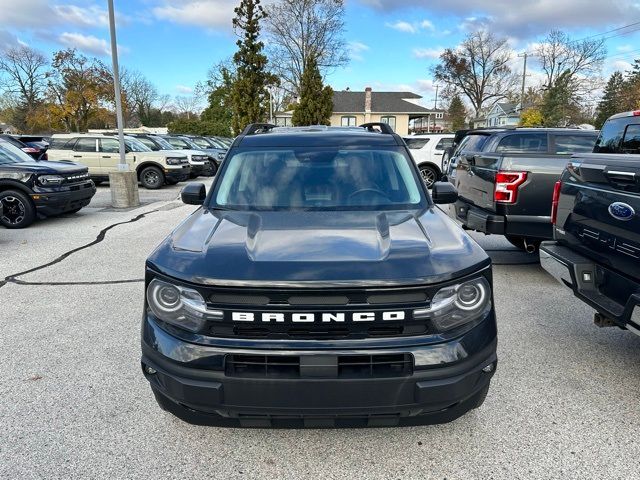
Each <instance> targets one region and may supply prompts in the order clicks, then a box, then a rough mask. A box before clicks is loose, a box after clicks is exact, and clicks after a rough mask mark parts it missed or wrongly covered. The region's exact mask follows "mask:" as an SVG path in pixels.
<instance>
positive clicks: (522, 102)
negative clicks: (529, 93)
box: [518, 52, 529, 111]
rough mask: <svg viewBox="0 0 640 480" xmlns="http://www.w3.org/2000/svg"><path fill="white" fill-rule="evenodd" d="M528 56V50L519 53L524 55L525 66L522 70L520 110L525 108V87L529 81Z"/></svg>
mask: <svg viewBox="0 0 640 480" xmlns="http://www.w3.org/2000/svg"><path fill="white" fill-rule="evenodd" d="M528 56H529V54H528V53H527V52H524V53H523V54H521V55H518V57H524V68H523V70H522V92H521V94H520V111H522V110H524V89H525V85H526V82H527V57H528Z"/></svg>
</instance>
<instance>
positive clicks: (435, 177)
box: [404, 133, 454, 188]
mask: <svg viewBox="0 0 640 480" xmlns="http://www.w3.org/2000/svg"><path fill="white" fill-rule="evenodd" d="M453 139H454V135H453V134H452V133H433V134H424V135H411V136H407V137H404V141H405V143H406V144H407V147H409V150H411V156H412V157H413V159H414V161H415V162H416V164H417V165H418V168H419V169H420V175H422V179H423V180H424V182H425V183H426V184H427V187H429V188H431V187H432V186H433V184H434V183H435V182H437V181H439V180H440V179H441V178H442V173H443V171H444V170H443V165H442V155H443V153H444V151H445V150H446V149H447V148H448V147H450V146H451V145H453Z"/></svg>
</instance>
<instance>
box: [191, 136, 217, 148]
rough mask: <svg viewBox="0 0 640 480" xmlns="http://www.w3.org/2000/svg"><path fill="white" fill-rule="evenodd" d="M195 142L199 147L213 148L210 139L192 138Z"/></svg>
mask: <svg viewBox="0 0 640 480" xmlns="http://www.w3.org/2000/svg"><path fill="white" fill-rule="evenodd" d="M190 140H191V141H192V142H193V143H195V144H196V145H197V146H198V147H199V148H211V147H213V145H211V143H209V141H208V140H206V139H204V138H192V139H190Z"/></svg>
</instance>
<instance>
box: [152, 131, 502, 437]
mask: <svg viewBox="0 0 640 480" xmlns="http://www.w3.org/2000/svg"><path fill="white" fill-rule="evenodd" d="M376 128H380V129H381V130H382V131H381V132H375V131H371V130H375V129H376ZM247 179H249V181H248V180H247ZM182 198H183V201H185V203H188V204H194V205H198V206H199V208H198V210H196V211H195V213H193V214H192V215H191V216H190V217H189V218H188V219H187V220H185V221H184V222H183V223H182V224H181V225H180V226H179V227H178V228H177V229H176V230H175V231H174V232H173V233H172V234H171V236H170V237H169V238H167V239H166V240H165V241H164V242H163V243H162V244H161V245H160V246H159V247H158V249H157V250H156V251H155V252H154V253H153V254H152V255H151V256H150V257H149V259H148V260H147V265H146V266H147V270H146V291H147V295H146V301H145V307H144V313H143V320H142V371H143V372H144V375H145V376H146V378H147V380H148V381H149V383H150V384H151V388H152V390H153V392H154V394H155V396H156V399H157V401H158V403H159V405H160V406H161V407H162V408H163V409H165V410H168V411H170V412H173V413H174V414H176V415H177V416H179V417H180V418H183V419H185V420H187V421H190V422H193V423H205V424H216V425H232V426H236V425H240V426H253V427H265V426H281V425H282V426H286V425H291V424H293V425H294V426H313V427H332V426H383V425H384V426H390V425H407V424H415V423H432V422H443V421H450V420H452V419H454V418H456V417H458V416H460V415H462V414H463V413H464V412H466V411H468V410H470V409H472V408H477V407H478V406H480V405H481V404H482V402H483V401H484V398H485V397H486V395H487V392H488V389H489V383H490V380H491V377H492V375H493V373H494V372H495V368H496V362H497V357H496V345H497V329H496V320H495V310H494V308H493V295H492V288H491V283H492V275H491V261H490V259H489V257H488V256H487V254H486V253H485V252H484V251H483V250H482V248H480V246H479V245H478V244H477V243H476V242H474V241H473V240H472V239H471V238H470V237H469V236H468V235H467V234H466V233H465V232H464V231H463V230H462V228H460V227H459V226H458V225H457V224H456V223H455V222H454V221H452V220H451V219H450V218H449V217H448V216H447V215H446V214H445V213H444V212H442V211H441V210H440V209H438V208H436V206H435V204H436V203H439V204H444V203H451V202H452V201H454V200H455V198H457V194H456V192H455V188H454V187H453V186H452V185H451V184H450V183H435V184H434V186H433V189H432V191H431V194H430V193H429V192H428V190H427V188H426V185H425V183H424V182H423V181H422V179H421V177H420V173H419V171H418V168H417V166H416V165H415V163H414V162H413V160H412V159H411V156H410V154H409V151H408V149H407V146H406V144H405V143H404V141H403V140H402V138H401V137H399V136H398V135H396V134H395V133H393V130H392V129H391V128H390V127H389V126H388V125H386V124H375V125H372V124H368V125H364V126H363V128H360V129H357V128H353V129H333V128H330V127H308V128H307V127H300V128H276V127H275V126H273V125H252V126H249V127H248V128H247V129H246V130H245V132H244V133H243V134H242V135H240V136H239V137H238V138H237V139H236V140H235V141H234V143H233V145H232V146H231V148H230V149H229V154H228V157H227V158H226V159H225V161H224V162H223V163H222V167H221V170H220V173H219V174H218V176H217V177H216V179H215V181H214V184H213V186H212V187H211V191H210V192H209V194H208V195H207V194H206V192H205V186H204V185H203V184H195V183H192V184H190V185H188V186H187V187H185V189H184V190H183V192H182Z"/></svg>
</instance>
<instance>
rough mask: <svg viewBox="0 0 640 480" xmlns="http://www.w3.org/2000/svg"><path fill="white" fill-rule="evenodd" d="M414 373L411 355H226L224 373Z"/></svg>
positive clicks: (363, 375) (271, 375)
mask: <svg viewBox="0 0 640 480" xmlns="http://www.w3.org/2000/svg"><path fill="white" fill-rule="evenodd" d="M411 374H413V358H412V356H411V354H408V353H404V354H403V353H401V354H381V355H318V356H314V355H308V356H286V355H227V356H226V359H225V375H226V376H227V377H238V378H390V377H404V376H409V375H411Z"/></svg>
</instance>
